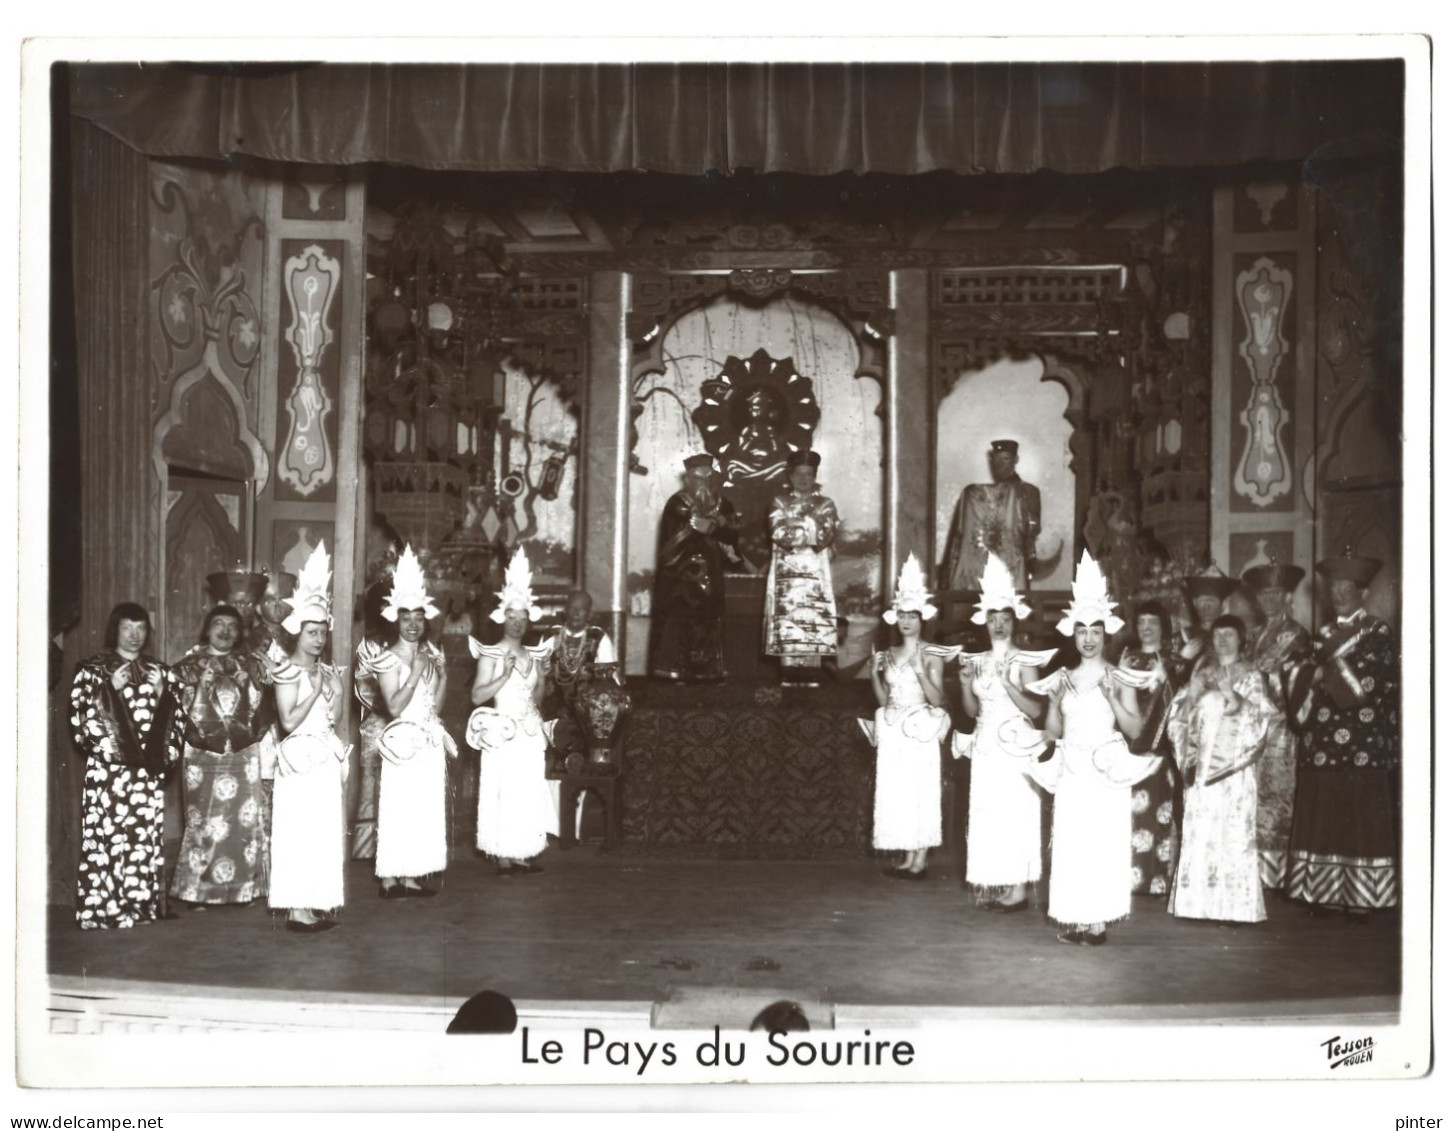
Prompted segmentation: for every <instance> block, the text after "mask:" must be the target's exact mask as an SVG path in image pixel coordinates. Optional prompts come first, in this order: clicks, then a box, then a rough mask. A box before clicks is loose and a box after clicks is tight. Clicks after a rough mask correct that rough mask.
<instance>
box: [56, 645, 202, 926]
mask: <svg viewBox="0 0 1452 1131" xmlns="http://www.w3.org/2000/svg"><path fill="white" fill-rule="evenodd" d="M127 664H129V665H130V666H131V680H130V682H129V683H127V684H126V686H124V687H123V688H121V690H120V691H117V690H116V689H115V687H114V686H113V685H112V682H111V681H112V677H113V676H114V675H115V673H116V671H117V669H119V668H121V667H123V666H125V665H127ZM184 722H185V716H184V715H183V714H182V709H181V704H180V696H179V694H178V687H177V683H176V678H175V676H173V675H172V672H171V669H169V668H168V667H167V666H166V665H165V664H162V663H158V662H157V661H156V660H153V659H151V658H150V657H149V656H142V657H140V658H138V659H135V660H128V659H126V658H125V657H124V656H122V655H120V654H119V653H117V652H102V653H100V654H99V655H96V656H93V657H91V658H90V659H89V660H86V661H85V662H83V663H82V664H81V665H80V666H79V667H78V668H77V669H76V678H75V682H74V683H73V684H72V685H71V737H72V738H73V739H74V740H75V743H76V746H77V747H78V748H79V749H80V750H81V751H82V752H83V753H84V754H85V755H86V777H85V784H84V786H83V787H82V791H81V859H80V865H79V867H78V868H77V872H76V921H77V923H78V924H79V925H80V927H81V929H82V930H93V929H96V928H100V927H134V926H135V925H136V924H137V923H143V922H147V921H149V920H152V919H155V918H157V917H158V916H159V915H160V908H161V883H162V874H161V873H162V855H161V837H162V819H163V816H164V807H165V798H164V793H163V787H164V785H165V782H166V775H167V772H168V771H169V770H170V768H171V767H172V766H174V765H176V763H177V761H178V760H180V758H181V753H182V729H183V725H184Z"/></svg>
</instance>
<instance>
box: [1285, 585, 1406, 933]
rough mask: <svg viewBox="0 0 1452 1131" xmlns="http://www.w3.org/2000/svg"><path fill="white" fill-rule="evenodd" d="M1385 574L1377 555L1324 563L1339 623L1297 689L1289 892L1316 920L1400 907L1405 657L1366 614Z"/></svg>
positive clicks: (1316, 650)
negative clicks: (1372, 589) (1374, 586)
mask: <svg viewBox="0 0 1452 1131" xmlns="http://www.w3.org/2000/svg"><path fill="white" fill-rule="evenodd" d="M1380 568H1381V563H1380V562H1379V561H1377V560H1376V559H1375V558H1362V557H1343V558H1330V559H1327V560H1326V561H1322V562H1318V563H1317V565H1316V572H1317V573H1318V574H1319V575H1320V576H1321V578H1322V580H1323V581H1324V582H1326V584H1327V587H1328V589H1329V592H1330V597H1331V605H1332V607H1333V608H1334V609H1335V610H1336V620H1335V621H1333V622H1331V623H1329V624H1325V625H1322V626H1321V628H1320V630H1319V631H1318V632H1317V633H1316V638H1315V641H1314V643H1313V644H1312V654H1311V660H1310V662H1309V663H1307V664H1303V665H1302V666H1301V668H1300V669H1298V670H1297V672H1296V673H1295V675H1294V676H1293V677H1292V680H1291V692H1290V698H1291V708H1292V711H1293V718H1294V720H1295V722H1296V725H1298V726H1299V727H1300V738H1299V743H1298V757H1297V761H1296V779H1297V780H1296V810H1295V816H1294V818H1293V821H1292V824H1291V840H1290V867H1289V871H1288V874H1287V877H1286V892H1287V894H1288V895H1289V896H1290V898H1292V899H1299V900H1304V901H1305V902H1306V903H1308V904H1310V905H1311V912H1312V914H1333V913H1335V912H1336V911H1338V910H1345V911H1346V912H1347V914H1348V915H1349V916H1350V917H1351V919H1352V920H1353V921H1354V922H1361V921H1365V919H1366V917H1367V916H1368V915H1369V914H1370V912H1371V911H1372V910H1373V909H1374V908H1380V907H1393V906H1395V905H1396V902H1397V820H1396V792H1395V781H1396V772H1397V769H1398V766H1399V764H1400V760H1401V758H1400V755H1401V748H1400V741H1401V731H1400V724H1399V719H1398V712H1399V710H1400V698H1401V697H1400V679H1399V656H1398V652H1397V646H1396V642H1395V640H1394V639H1393V638H1392V632H1391V629H1390V628H1389V627H1388V626H1387V624H1386V623H1385V622H1384V621H1381V620H1378V619H1377V618H1376V617H1374V616H1372V615H1371V614H1370V613H1369V612H1367V611H1366V608H1365V602H1366V587H1367V586H1368V585H1370V584H1371V579H1372V578H1373V577H1374V576H1375V575H1376V571H1377V570H1378V569H1380Z"/></svg>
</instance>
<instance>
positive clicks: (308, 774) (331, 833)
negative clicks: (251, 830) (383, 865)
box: [268, 542, 348, 932]
mask: <svg viewBox="0 0 1452 1131" xmlns="http://www.w3.org/2000/svg"><path fill="white" fill-rule="evenodd" d="M331 583H332V570H331V569H330V567H329V564H328V554H327V551H326V550H325V549H323V545H322V543H321V542H320V543H318V545H317V547H316V548H314V550H313V552H312V555H311V556H310V557H309V558H308V562H307V565H306V566H305V567H304V569H303V571H302V573H301V574H300V575H299V576H298V585H297V592H296V593H295V594H293V597H292V599H291V601H290V602H289V603H290V604H291V606H292V611H291V612H290V613H289V614H288V616H287V619H286V620H285V621H283V627H284V628H285V629H286V630H287V631H288V632H289V633H292V634H293V635H294V636H296V637H297V647H296V648H295V649H294V651H293V653H292V656H291V657H290V658H284V657H282V656H281V654H280V649H275V650H274V652H273V653H272V656H273V659H274V660H276V661H280V662H279V663H278V666H277V668H276V669H275V671H274V673H273V686H274V689H275V692H276V695H277V717H278V723H279V724H280V726H281V728H282V732H283V734H284V735H285V737H284V738H283V740H282V742H281V743H280V744H279V748H278V756H277V781H276V784H275V785H274V787H273V810H272V877H271V884H270V886H269V889H268V903H269V904H270V905H271V906H272V907H274V908H285V909H286V910H287V929H288V930H289V931H298V932H316V931H326V930H330V929H331V928H333V927H336V926H337V925H338V924H337V921H336V920H335V919H333V918H332V917H331V916H330V915H329V914H328V912H330V911H333V910H336V909H337V908H340V907H342V906H343V783H344V782H345V781H346V779H347V774H348V748H347V747H345V746H344V745H343V743H342V741H341V740H340V739H339V738H338V735H337V731H336V729H335V728H336V726H337V723H338V719H339V717H340V716H341V714H342V710H343V704H344V702H345V699H344V690H343V677H342V675H341V673H340V672H339V671H338V669H336V668H334V667H332V666H331V665H330V664H325V663H323V661H322V655H323V651H324V649H326V648H327V646H328V633H329V632H330V631H331V630H332V627H333V615H332V612H331V598H330V596H329V590H330V586H331Z"/></svg>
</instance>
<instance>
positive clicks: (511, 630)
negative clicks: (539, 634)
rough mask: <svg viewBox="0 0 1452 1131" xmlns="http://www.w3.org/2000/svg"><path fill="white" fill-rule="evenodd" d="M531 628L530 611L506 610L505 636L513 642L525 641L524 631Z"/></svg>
mask: <svg viewBox="0 0 1452 1131" xmlns="http://www.w3.org/2000/svg"><path fill="white" fill-rule="evenodd" d="M528 627H529V611H528V610H527V609H505V610H504V635H505V636H507V637H509V639H511V640H523V639H524V631H525V629H527V628H528Z"/></svg>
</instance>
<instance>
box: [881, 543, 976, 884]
mask: <svg viewBox="0 0 1452 1131" xmlns="http://www.w3.org/2000/svg"><path fill="white" fill-rule="evenodd" d="M928 598H929V594H928V590H927V585H926V582H925V579H924V577H923V570H922V567H921V566H920V565H919V564H918V560H917V558H916V557H914V556H913V555H912V554H909V555H908V559H907V561H906V562H905V563H903V567H902V572H901V573H899V574H898V579H897V594H896V596H895V597H894V598H893V603H892V608H890V609H888V610H887V612H885V613H883V614H882V619H883V620H885V621H887V623H888V624H895V625H897V628H898V631H899V632H900V633H901V635H902V642H901V643H900V644H897V645H895V646H893V647H892V648H889V649H888V650H887V651H886V652H878V653H875V654H874V655H873V657H872V690H873V691H874V692H875V693H876V695H877V702H878V703H879V704H880V706H879V707H878V709H877V713H876V715H874V717H873V721H872V722H870V723H869V722H867V721H866V720H865V719H864V720H862V729H863V731H864V732H865V733H866V735H867V737H868V739H869V741H871V742H872V743H873V745H874V746H876V747H877V788H876V791H875V793H874V795H873V804H872V846H873V847H874V848H877V849H887V850H893V849H900V850H902V852H903V853H904V859H903V861H902V863H901V864H900V865H898V866H897V867H895V868H889V869H887V870H886V871H885V872H884V873H883V874H884V875H887V876H890V877H892V878H893V879H903V880H921V879H924V878H925V877H926V876H927V866H928V849H930V848H934V847H936V846H937V845H939V844H942V843H943V786H942V767H941V751H942V745H943V739H944V738H946V737H947V735H948V727H949V719H948V712H947V711H945V710H944V709H943V702H944V696H943V661H944V660H945V659H947V658H949V657H951V656H954V655H956V654H957V652H958V649H957V648H937V647H934V646H933V645H930V644H924V643H923V641H922V631H923V621H925V620H931V619H932V618H933V617H934V616H936V615H937V612H938V610H937V609H936V608H935V607H934V606H933V605H932V604H931V602H930V601H929V599H928Z"/></svg>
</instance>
